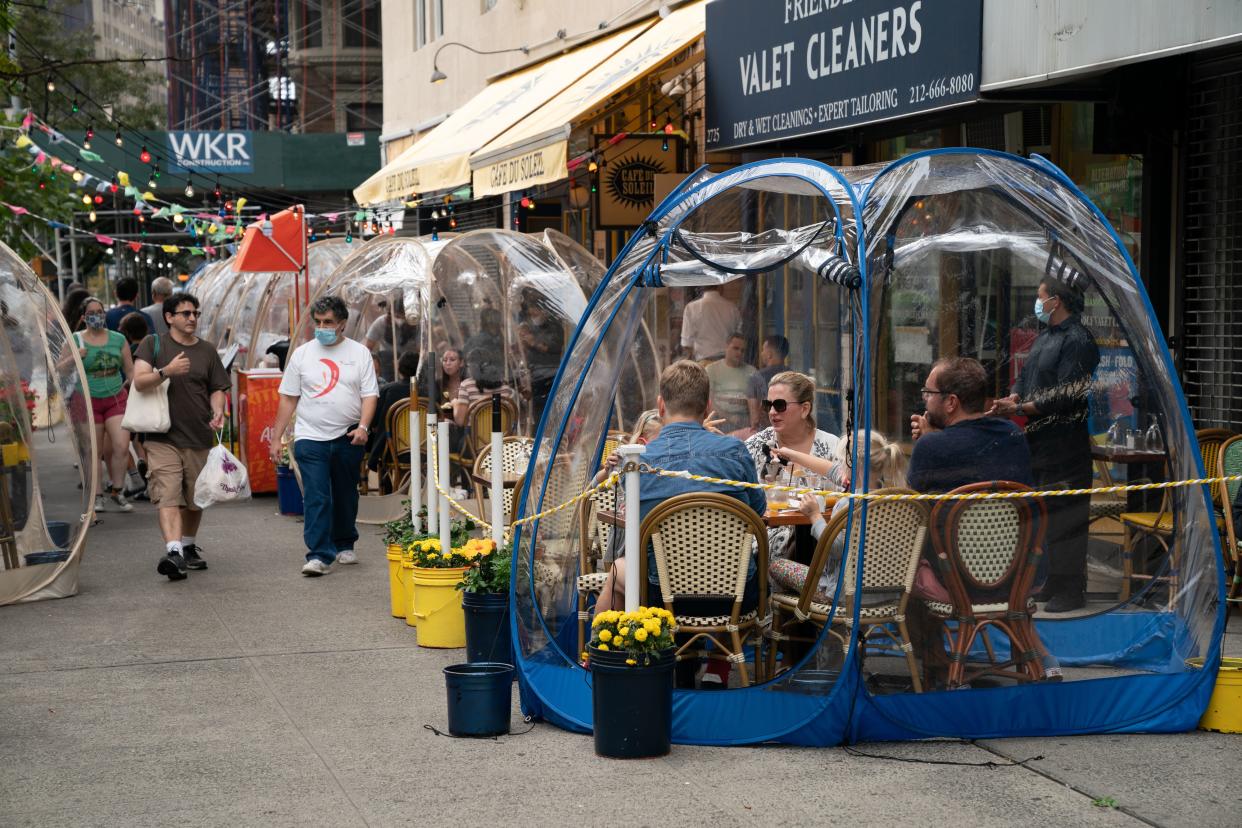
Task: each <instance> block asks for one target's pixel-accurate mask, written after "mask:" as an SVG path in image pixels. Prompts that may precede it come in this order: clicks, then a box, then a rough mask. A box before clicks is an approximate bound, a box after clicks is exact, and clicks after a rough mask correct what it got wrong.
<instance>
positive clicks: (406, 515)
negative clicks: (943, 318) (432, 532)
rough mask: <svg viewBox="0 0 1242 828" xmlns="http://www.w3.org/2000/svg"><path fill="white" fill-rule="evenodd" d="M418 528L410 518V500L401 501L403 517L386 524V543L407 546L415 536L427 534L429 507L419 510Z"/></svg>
mask: <svg viewBox="0 0 1242 828" xmlns="http://www.w3.org/2000/svg"><path fill="white" fill-rule="evenodd" d="M418 523H419V525H418V528H417V529H415V527H414V524H413V523H412V522H411V520H410V501H408V500H403V501H401V517H399V518H397V519H396V520H390V521H388V522H387V523H385V524H384V543H385V544H387V545H388V546H392V545H393V544H396V545H398V546H401V547H407V546H409V545H410V544H411V543H413V541H414V539H415V538H418V537H423V536H425V535H426V534H427V507H426V506H424V507H423V508H421V509H419V510H418Z"/></svg>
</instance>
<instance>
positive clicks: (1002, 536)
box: [924, 481, 1047, 689]
mask: <svg viewBox="0 0 1242 828" xmlns="http://www.w3.org/2000/svg"><path fill="white" fill-rule="evenodd" d="M1006 491H1012V492H1024V491H1033V490H1032V489H1031V488H1030V487H1028V486H1023V485H1022V484H1020V483H1010V482H1007V481H993V482H991V483H974V484H971V485H969V486H961V487H959V488H957V489H954V490H953V491H952V492H951V494H965V493H970V492H1006ZM1046 513H1047V512H1046V508H1045V506H1044V502H1043V499H1042V498H1039V497H1031V498H1015V499H1007V500H941V501H938V502H937V503H936V506H935V508H934V509H932V513H931V525H932V527H933V531H932V543H933V547H934V549H935V553H936V559H937V563H938V565H939V568H940V573H941V577H942V580H943V581H944V583H945V586H946V587H947V589H948V592H949V596H950V597H951V598H952V601H953V603H951V604H944V603H940V602H938V601H928V600H925V601H924V603H925V604H926V606H927V608H928V610H929V611H930V612H931V614H932V616H933V618H934V619H938V620H939V621H941V622H945V621H955V622H956V625H955V628H949V627H948V625H945V634H946V635H947V637H948V642H949V673H948V681H947V685H948V687H949V688H950V689H952V688H955V687H960V686H961V685H963V684H966V683H967V682H969V681H971V680H972V679H974V678H976V677H978V676H982V675H994V676H1003V677H1007V678H1012V679H1017V680H1018V681H1020V682H1024V681H1039V680H1041V679H1042V678H1043V677H1044V667H1043V663H1042V659H1041V656H1042V655H1043V653H1044V652H1045V650H1044V646H1043V644H1042V642H1041V641H1040V640H1039V635H1038V633H1036V632H1035V625H1034V623H1033V622H1032V620H1031V617H1032V615H1033V614H1034V612H1035V603H1034V600H1033V599H1032V598H1031V597H1030V593H1031V587H1032V585H1033V583H1034V580H1035V567H1036V565H1037V564H1038V562H1039V557H1040V556H1041V555H1042V554H1043V540H1044V527H1045V525H1046V523H1047V517H1046ZM980 594H983V595H989V594H990V595H991V596H992V597H990V598H986V599H983V600H976V598H975V597H973V596H976V595H980ZM989 627H992V628H995V629H997V630H1000V631H1001V632H1003V633H1004V634H1005V635H1006V636H1008V638H1009V641H1010V658H1009V659H1008V660H1007V661H1005V662H1002V663H999V664H998V663H997V662H996V655H995V653H994V652H993V651H992V646H991V643H990V641H989V639H988V637H987V634H988V628H989ZM981 635H982V637H983V643H984V647H985V648H986V650H987V652H988V656H989V660H990V663H989V664H988V665H986V666H984V667H982V668H979V669H976V670H975V671H974V672H971V673H968V672H967V670H966V659H967V656H968V654H969V653H970V648H971V646H972V645H973V644H974V643H975V639H976V638H979V637H980V636H981Z"/></svg>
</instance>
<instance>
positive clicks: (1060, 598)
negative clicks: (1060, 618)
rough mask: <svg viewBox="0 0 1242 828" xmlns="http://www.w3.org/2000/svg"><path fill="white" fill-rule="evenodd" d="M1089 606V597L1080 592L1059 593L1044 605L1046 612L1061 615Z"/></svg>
mask: <svg viewBox="0 0 1242 828" xmlns="http://www.w3.org/2000/svg"><path fill="white" fill-rule="evenodd" d="M1086 605H1087V597H1086V596H1085V595H1083V594H1082V592H1081V591H1078V592H1059V593H1057V594H1056V595H1053V596H1052V597H1051V598H1049V599H1048V603H1046V604H1044V612H1048V613H1060V612H1073V611H1074V610H1080V609H1082V608H1083V607H1085V606H1086Z"/></svg>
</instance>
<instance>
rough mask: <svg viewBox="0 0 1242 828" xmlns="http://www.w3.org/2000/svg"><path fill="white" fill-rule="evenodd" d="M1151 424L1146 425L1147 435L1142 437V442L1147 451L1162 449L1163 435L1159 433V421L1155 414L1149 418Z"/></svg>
mask: <svg viewBox="0 0 1242 828" xmlns="http://www.w3.org/2000/svg"><path fill="white" fill-rule="evenodd" d="M1149 419H1150V420H1151V424H1150V425H1149V426H1147V436H1146V437H1144V439H1143V444H1144V446H1145V447H1146V448H1147V450H1148V451H1160V452H1162V451H1164V435H1163V434H1161V433H1160V421H1159V419H1158V418H1157V417H1156V415H1155V414H1152V415H1151V416H1150V418H1149Z"/></svg>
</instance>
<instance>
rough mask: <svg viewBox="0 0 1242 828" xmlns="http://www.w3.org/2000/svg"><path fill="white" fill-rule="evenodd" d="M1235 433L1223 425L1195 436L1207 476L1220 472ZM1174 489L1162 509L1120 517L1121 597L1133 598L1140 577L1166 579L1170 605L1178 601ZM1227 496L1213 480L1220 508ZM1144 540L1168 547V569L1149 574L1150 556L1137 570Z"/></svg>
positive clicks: (1214, 500)
mask: <svg viewBox="0 0 1242 828" xmlns="http://www.w3.org/2000/svg"><path fill="white" fill-rule="evenodd" d="M1233 436H1234V434H1233V432H1232V431H1229V430H1228V429H1223V428H1205V429H1200V430H1199V431H1196V432H1195V438H1196V439H1197V440H1198V441H1199V453H1200V456H1201V457H1202V459H1203V470H1204V472H1205V474H1206V476H1207V477H1216V476H1217V472H1218V471H1219V470H1220V466H1219V461H1220V457H1221V448H1222V447H1223V446H1224V444H1225V442H1226V441H1227V440H1228V439H1229V438H1230V437H1233ZM1170 491H1171V490H1169V489H1165V491H1164V496H1163V497H1162V498H1161V501H1160V511H1158V512H1125V513H1123V514H1122V515H1121V516H1120V517H1119V518H1118V519H1119V520H1120V521H1121V525H1122V527H1123V528H1124V530H1125V536H1124V539H1123V541H1122V545H1121V593H1120V595H1118V600H1120V601H1127V600H1129V598H1130V594H1131V591H1132V589H1133V582H1134V581H1136V580H1140V581H1161V580H1163V581H1167V582H1168V584H1169V606H1170V607H1173V606H1176V605H1177V583H1178V575H1179V565H1180V561H1179V560H1178V557H1177V554H1176V552H1175V551H1174V550H1173V549H1172V548H1171V546H1170V540H1171V539H1172V537H1173V526H1174V520H1173V519H1174V512H1173V498H1172V496H1171V494H1170ZM1223 497H1224V487H1223V486H1221V484H1219V483H1216V484H1213V485H1212V504H1213V505H1214V506H1216V507H1217V508H1218V509H1219V508H1220V507H1221V504H1222V498H1223ZM1216 529H1217V531H1224V529H1225V523H1224V519H1223V517H1220V516H1218V517H1217V519H1216ZM1144 540H1154V541H1155V542H1156V543H1158V544H1159V545H1160V548H1161V549H1162V550H1164V555H1163V556H1165V557H1168V571H1167V572H1165V571H1163V568H1161V569H1160V570H1158V571H1157V572H1156V573H1155V574H1147V572H1146V569H1147V565H1146V564H1147V562H1146V560H1144V561H1143V562H1142V563H1143V565H1142V566H1140V567H1139V569H1140V570H1142V571H1139V572H1135V566H1134V563H1135V557H1136V553H1137V550H1138V548H1139V544H1140V543H1141V542H1142V541H1144Z"/></svg>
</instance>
